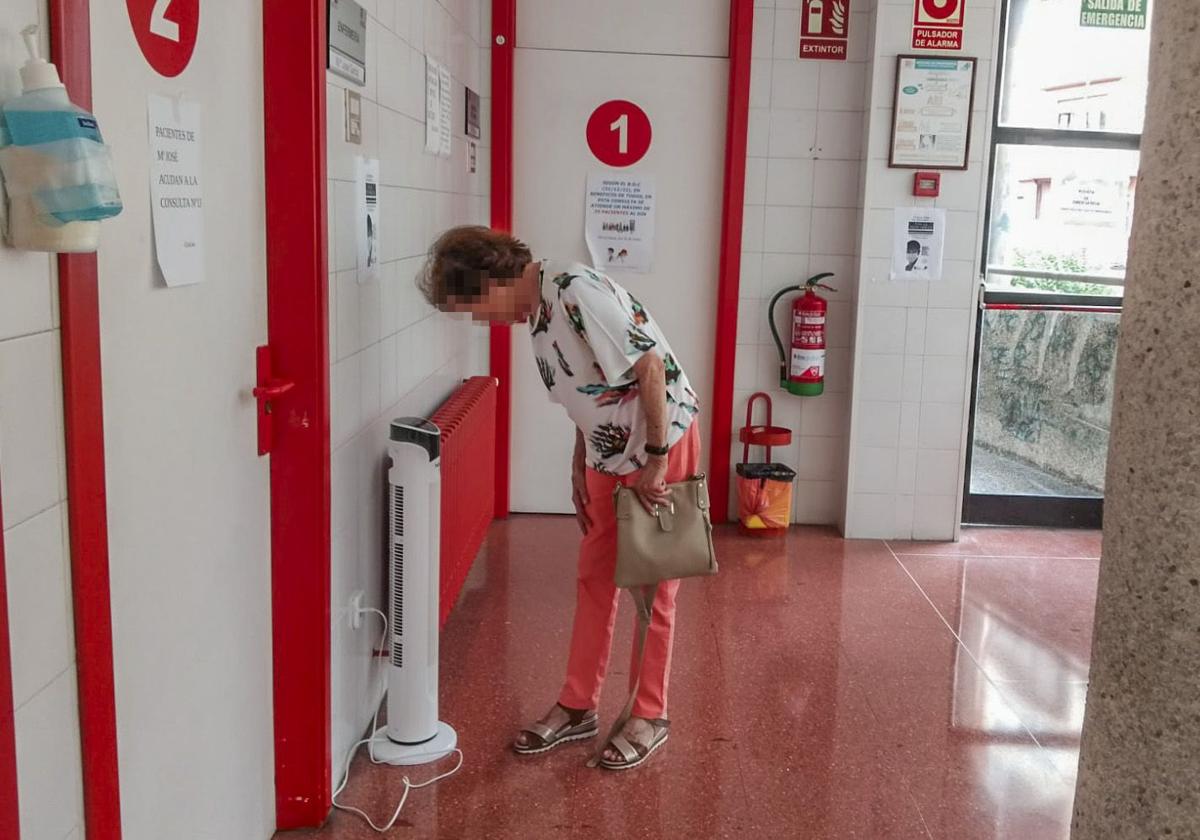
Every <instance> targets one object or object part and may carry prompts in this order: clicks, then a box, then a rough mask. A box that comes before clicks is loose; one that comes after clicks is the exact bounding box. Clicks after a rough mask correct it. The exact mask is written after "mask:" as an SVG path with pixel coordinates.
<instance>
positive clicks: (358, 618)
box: [350, 589, 366, 630]
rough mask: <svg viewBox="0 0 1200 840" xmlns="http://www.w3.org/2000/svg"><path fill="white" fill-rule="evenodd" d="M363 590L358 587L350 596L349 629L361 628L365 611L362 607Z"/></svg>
mask: <svg viewBox="0 0 1200 840" xmlns="http://www.w3.org/2000/svg"><path fill="white" fill-rule="evenodd" d="M364 597H365V595H364V593H363V591H362V590H361V589H360V590H358V591H357V592H355V593H354V594H353V595H351V596H350V629H351V630H359V629H361V628H362V620H363V614H364V613H365V612H366V611H365V610H364V609H363V598H364Z"/></svg>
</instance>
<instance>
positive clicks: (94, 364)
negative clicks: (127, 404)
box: [50, 0, 121, 840]
mask: <svg viewBox="0 0 1200 840" xmlns="http://www.w3.org/2000/svg"><path fill="white" fill-rule="evenodd" d="M91 39H92V36H91V17H90V10H89V0H50V53H51V60H53V61H54V63H55V64H57V65H58V69H59V72H60V73H61V75H62V79H63V82H64V83H65V84H66V86H67V90H69V91H70V92H71V99H72V100H73V101H74V102H76V103H78V104H79V105H81V106H83V107H84V108H88V109H90V108H91V103H92V50H91ZM58 289H59V309H60V312H61V320H62V375H63V420H64V429H65V433H66V435H65V437H66V455H67V498H68V499H69V500H70V502H69V504H68V506H67V521H68V527H69V529H70V535H71V589H72V595H73V606H74V616H75V663H76V665H75V669H76V673H77V677H78V684H79V686H78V687H79V738H80V749H81V757H82V770H83V821H84V833H85V835H86V836H87V838H88V840H119V838H120V836H121V789H120V783H119V775H118V765H117V713H116V698H115V693H114V687H113V645H112V614H111V600H110V597H109V577H108V506H107V501H106V497H105V471H104V470H105V467H104V400H103V391H102V385H101V367H100V289H99V283H98V275H97V268H96V255H95V254H73V255H67V254H63V255H60V256H59V258H58Z"/></svg>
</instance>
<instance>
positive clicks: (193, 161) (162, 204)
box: [146, 94, 204, 286]
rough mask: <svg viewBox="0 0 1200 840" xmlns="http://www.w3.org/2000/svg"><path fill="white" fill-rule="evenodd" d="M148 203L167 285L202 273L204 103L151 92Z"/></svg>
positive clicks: (197, 277)
mask: <svg viewBox="0 0 1200 840" xmlns="http://www.w3.org/2000/svg"><path fill="white" fill-rule="evenodd" d="M146 114H147V122H148V125H149V130H150V207H151V217H152V220H153V224H154V251H155V255H156V258H157V261H158V267H159V270H160V271H162V276H163V280H164V281H165V282H166V284H167V285H168V286H190V285H193V284H195V283H199V282H200V281H202V280H203V279H204V183H203V175H202V173H201V165H200V106H199V105H198V104H197V103H195V102H184V101H182V100H180V99H177V98H171V97H168V96H157V95H155V94H150V97H149V99H148V101H147V108H146Z"/></svg>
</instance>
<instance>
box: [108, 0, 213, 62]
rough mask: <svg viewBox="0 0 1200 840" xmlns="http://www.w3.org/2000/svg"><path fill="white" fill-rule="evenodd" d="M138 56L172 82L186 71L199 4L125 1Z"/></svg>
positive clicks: (182, 0) (188, 0)
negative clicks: (139, 52)
mask: <svg viewBox="0 0 1200 840" xmlns="http://www.w3.org/2000/svg"><path fill="white" fill-rule="evenodd" d="M125 6H126V8H127V9H128V11H129V23H130V24H131V25H132V26H133V35H134V37H135V38H137V42H138V46H139V47H141V48H142V55H144V56H146V61H147V62H149V64H150V66H151V67H153V68H154V69H155V71H157V72H158V73H159V74H161V75H163V76H166V77H167V78H174V77H175V76H178V75H179V74H180V73H182V72H183V71H184V70H186V69H187V66H188V64H189V63H190V62H191V60H192V53H193V52H195V50H196V32H197V31H198V30H199V29H200V0H125Z"/></svg>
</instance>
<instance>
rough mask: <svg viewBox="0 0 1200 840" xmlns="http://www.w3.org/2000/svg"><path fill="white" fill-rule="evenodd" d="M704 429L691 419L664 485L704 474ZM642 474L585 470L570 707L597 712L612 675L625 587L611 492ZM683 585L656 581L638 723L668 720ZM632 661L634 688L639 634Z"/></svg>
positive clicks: (566, 689) (567, 689)
mask: <svg viewBox="0 0 1200 840" xmlns="http://www.w3.org/2000/svg"><path fill="white" fill-rule="evenodd" d="M699 426H700V424H699V422H698V421H693V422H692V425H691V428H689V429H688V431H687V433H686V434H685V435H684V436H683V438H681V439H680V440H679V442H678V443H676V444H675V445H674V446H672V447H671V451H670V454H669V455H668V456H667V483H668V484H670V483H674V482H677V481H683V480H684V479H687V478H690V477H692V476H693V475H696V474H697V473H698V472H700V428H699ZM636 480H637V473H631V474H630V475H623V476H612V475H604V474H602V473H598V472H596V471H595V470H591V469H589V470H588V471H587V489H588V495H589V496H590V497H591V498H590V499H589V500H588V504H587V514H588V517H589V518H590V519H591V520H592V527H591V528H590V529H589V531H588V533H587V534H586V535H585V536H584V538H583V543H582V544H581V545H580V548H579V581H578V590H577V596H576V597H577V600H576V603H575V627H574V629H573V630H572V632H571V653H570V656H569V657H568V659H567V679H566V683H565V684H564V685H563V689H562V693H561V694H560V695H559V698H558V702H559V703H560V704H561V705H563V706H565V707H567V708H568V709H595V708H596V707H597V705H598V704H599V702H600V689H601V687H602V686H603V684H604V675H605V673H606V672H607V670H608V657H609V653H610V650H611V648H612V636H613V625H614V624H615V622H616V618H617V605H618V598H619V596H620V590H618V589H617V587H616V584H614V583H613V573H614V571H615V570H616V563H617V515H616V510H615V508H614V507H613V491H614V490H615V489H616V487H617V484H618V483H621V484H624V485H626V486H628V485H631V484H633V483H634V481H636ZM678 591H679V581H677V580H672V581H667V582H664V583H662V584H659V587H658V595H657V597H656V598H655V599H654V611H653V615H652V619H651V623H650V633H649V635H648V636H647V637H646V653H645V658H644V660H643V662H642V675H641V676H642V679H641V683H640V685H639V687H638V695H637V699H636V701H635V702H634V706H633V714H634V716H635V717H641V718H649V719H656V718H665V717H666V716H667V683H668V681H669V679H670V673H671V645H672V642H673V641H674V637H675V594H676V593H677V592H678ZM634 638H635V642H634V650H633V653H632V655H631V657H630V665H629V686H630V688H632V687H633V682H634V679H635V678H636V677H637V675H636V674H635V673H634V669H635V668H636V667H637V647H636V644H637V643H636V635H635V637H634Z"/></svg>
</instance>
